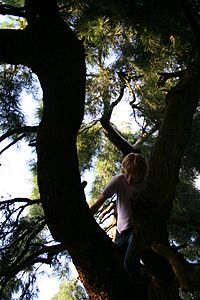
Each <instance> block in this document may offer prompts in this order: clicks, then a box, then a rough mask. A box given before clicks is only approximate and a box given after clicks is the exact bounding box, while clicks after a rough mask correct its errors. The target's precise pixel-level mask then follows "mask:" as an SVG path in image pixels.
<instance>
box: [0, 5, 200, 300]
mask: <svg viewBox="0 0 200 300" xmlns="http://www.w3.org/2000/svg"><path fill="white" fill-rule="evenodd" d="M0 14H1V15H6V16H12V17H15V21H14V22H13V24H12V26H11V27H9V26H7V25H6V24H4V26H2V28H1V29H0V38H1V48H0V61H1V66H0V76H1V82H0V130H1V137H0V140H1V141H5V140H8V141H9V147H10V146H12V145H14V144H16V143H17V142H18V141H20V140H22V139H23V140H25V141H26V142H27V143H29V145H30V147H32V148H33V149H34V150H35V151H36V159H37V162H36V164H33V166H32V170H33V172H34V181H35V192H34V194H33V196H32V197H29V195H27V198H23V199H22V198H17V199H6V200H5V199H3V200H2V201H1V202H0V205H1V215H2V218H1V227H0V235H1V253H0V265H1V270H0V278H1V279H0V294H1V297H2V299H5V300H6V299H14V298H12V297H14V296H15V293H16V292H19V293H20V295H21V296H20V297H21V298H20V299H31V297H32V298H33V297H34V295H35V294H37V289H36V287H35V286H34V283H35V280H36V277H37V270H38V266H39V265H40V264H43V263H47V264H51V265H53V266H54V267H55V269H56V270H57V271H58V270H59V271H60V272H61V273H62V272H63V276H67V275H66V272H67V269H68V261H69V259H70V258H71V259H72V261H73V263H74V265H75V267H76V269H77V271H78V274H79V277H80V280H81V282H82V283H83V285H84V287H85V289H86V291H87V294H88V296H86V295H85V296H86V297H88V298H90V299H104V300H105V299H107V300H121V299H135V298H137V299H140V298H141V299H155V300H165V299H170V298H171V299H174V300H175V299H197V297H198V295H199V289H200V279H199V278H200V266H199V246H200V245H199V242H200V240H199V214H200V202H199V190H198V189H197V187H196V179H197V178H198V176H199V171H200V154H199V134H198V133H199V129H200V127H199V120H200V117H199V106H198V105H199V103H198V102H199V96H200V58H199V45H200V22H199V14H200V4H199V2H198V1H195V0H182V1H171V0H170V1H169V0H168V1H166V0H164V1H162V2H160V1H158V0H154V1H147V0H142V1H129V0H125V1H119V0H112V1H102V0H101V1H91V0H85V1H78V0H77V1H76V0H75V1H54V0H49V1H39V0H34V1H33V0H32V1H30V0H26V1H3V2H2V3H1V5H0ZM38 84H39V85H40V88H41V90H42V104H41V108H40V110H38V111H37V115H38V125H34V126H32V124H27V123H26V121H25V117H24V113H23V109H22V107H21V106H20V95H21V93H22V91H23V90H24V89H26V90H27V91H28V92H30V93H32V94H33V96H34V97H35V98H37V96H38V94H37V89H38ZM37 100H38V101H40V103H41V99H37ZM121 103H123V106H126V107H129V110H130V120H125V122H124V123H123V124H122V126H120V127H119V126H118V125H119V124H116V123H115V120H116V119H114V113H115V111H116V109H117V107H118V106H119V105H120V104H121ZM118 114H120V115H122V114H123V110H119V112H118ZM5 150H6V149H5ZM129 152H137V153H142V154H143V155H145V157H146V158H147V160H148V176H147V181H146V188H145V190H144V191H143V192H142V193H141V194H139V195H138V196H137V205H136V207H133V212H134V232H135V235H136V245H137V247H138V249H139V251H140V255H141V260H142V264H141V269H142V272H143V274H144V276H143V282H142V289H144V290H145V291H146V294H145V296H143V297H142V296H141V297H140V298H139V296H138V295H137V292H136V287H135V283H134V282H132V281H131V280H130V278H129V276H128V274H127V273H126V271H125V270H124V267H123V264H122V262H121V261H120V259H119V256H118V253H117V249H116V247H115V244H114V243H113V241H112V234H111V233H110V230H111V228H114V226H115V199H112V200H111V201H109V202H108V203H106V205H105V207H103V208H102V210H101V211H99V212H98V214H97V215H96V216H95V218H93V217H92V216H91V214H90V211H89V205H88V202H89V201H94V200H95V198H96V197H97V195H98V193H99V192H100V191H101V189H102V188H103V186H104V185H105V184H106V183H107V182H108V180H109V179H110V178H111V176H113V175H115V174H117V172H119V169H120V162H121V160H122V158H123V157H124V155H126V154H127V153H129ZM88 171H89V172H92V176H93V182H92V184H91V191H90V195H89V196H88V195H86V194H85V191H84V189H85V186H86V184H87V183H86V182H85V181H83V180H82V178H83V175H84V174H85V172H88ZM29 198H31V199H29ZM88 198H90V199H88ZM27 207H29V209H28V210H27ZM108 220H110V222H109V224H108ZM66 289H67V290H68V289H71V290H72V291H73V288H71V287H70V284H66V286H65V285H63V287H62V289H61V292H60V293H63V291H65V290H66ZM76 291H77V295H78V290H76ZM66 293H67V292H66ZM80 293H81V297H82V296H83V295H84V292H83V291H82V290H80ZM82 294H83V295H82ZM69 297H70V296H69ZM69 297H68V298H66V299H69ZM77 297H78V296H77ZM55 299H57V298H56V296H55Z"/></svg>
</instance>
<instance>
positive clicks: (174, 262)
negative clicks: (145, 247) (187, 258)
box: [151, 242, 189, 291]
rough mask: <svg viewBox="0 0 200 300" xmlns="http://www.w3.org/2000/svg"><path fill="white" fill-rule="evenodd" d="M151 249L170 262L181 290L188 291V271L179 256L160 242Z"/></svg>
mask: <svg viewBox="0 0 200 300" xmlns="http://www.w3.org/2000/svg"><path fill="white" fill-rule="evenodd" d="M151 248H152V250H153V251H155V252H156V253H158V254H159V255H161V256H163V257H164V258H165V259H166V260H167V261H168V262H169V264H170V266H171V267H172V270H173V271H174V274H175V275H176V277H177V279H178V281H179V284H180V288H181V289H182V290H184V291H188V289H189V283H188V275H187V270H186V269H185V268H184V266H183V264H182V263H181V261H180V259H179V257H178V255H177V254H176V253H175V252H174V251H173V250H172V249H171V248H169V247H167V246H165V245H163V244H161V243H159V242H153V243H152V245H151Z"/></svg>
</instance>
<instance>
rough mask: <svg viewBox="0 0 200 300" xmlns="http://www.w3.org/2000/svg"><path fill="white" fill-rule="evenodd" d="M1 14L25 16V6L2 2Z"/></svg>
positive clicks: (0, 6) (0, 4)
mask: <svg viewBox="0 0 200 300" xmlns="http://www.w3.org/2000/svg"><path fill="white" fill-rule="evenodd" d="M0 14H1V15H11V16H15V17H23V18H25V11H24V7H15V6H11V5H5V4H2V3H1V2H0Z"/></svg>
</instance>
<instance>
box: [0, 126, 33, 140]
mask: <svg viewBox="0 0 200 300" xmlns="http://www.w3.org/2000/svg"><path fill="white" fill-rule="evenodd" d="M37 130H38V126H24V127H20V128H16V129H12V130H9V131H7V132H6V133H4V134H2V135H1V136H0V142H2V141H4V140H5V139H7V138H9V137H11V136H12V135H14V134H22V133H37Z"/></svg>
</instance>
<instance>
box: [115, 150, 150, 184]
mask: <svg viewBox="0 0 200 300" xmlns="http://www.w3.org/2000/svg"><path fill="white" fill-rule="evenodd" d="M121 171H122V173H126V174H128V175H133V177H134V178H135V179H136V181H137V182H140V181H143V180H144V178H145V175H146V171H147V163H146V161H145V158H144V157H143V156H142V155H140V154H137V153H129V154H128V155H126V156H125V157H124V159H123V160H122V165H121Z"/></svg>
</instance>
